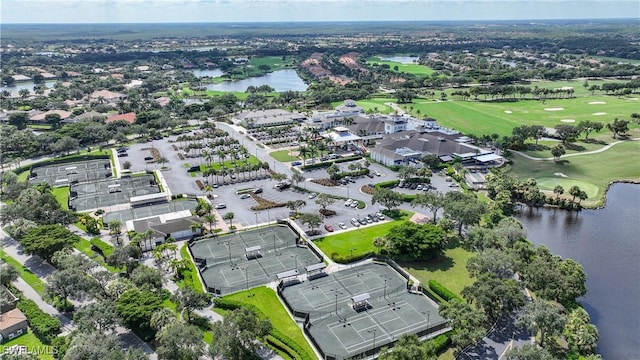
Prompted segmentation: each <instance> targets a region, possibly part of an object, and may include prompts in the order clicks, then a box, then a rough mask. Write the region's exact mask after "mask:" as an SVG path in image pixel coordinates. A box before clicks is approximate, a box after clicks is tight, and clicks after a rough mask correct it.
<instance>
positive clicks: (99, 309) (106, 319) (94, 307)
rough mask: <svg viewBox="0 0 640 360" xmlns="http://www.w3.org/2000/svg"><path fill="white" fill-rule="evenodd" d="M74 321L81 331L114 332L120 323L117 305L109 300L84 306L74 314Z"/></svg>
mask: <svg viewBox="0 0 640 360" xmlns="http://www.w3.org/2000/svg"><path fill="white" fill-rule="evenodd" d="M73 321H74V322H75V323H76V325H77V326H78V330H80V331H81V332H93V331H97V332H101V333H104V332H107V333H112V332H113V331H115V329H116V327H117V326H118V325H119V324H120V322H121V321H120V317H119V316H118V312H117V311H116V306H115V304H114V303H113V302H111V301H109V300H103V301H100V302H95V303H91V304H89V305H86V306H83V307H82V308H80V309H79V310H76V312H75V313H74V315H73Z"/></svg>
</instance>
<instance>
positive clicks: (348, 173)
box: [331, 169, 369, 180]
mask: <svg viewBox="0 0 640 360" xmlns="http://www.w3.org/2000/svg"><path fill="white" fill-rule="evenodd" d="M368 173H369V169H361V170H358V171H346V172H340V173H337V174H334V175H333V176H331V180H340V179H342V178H345V177H347V176H362V175H367V174H368Z"/></svg>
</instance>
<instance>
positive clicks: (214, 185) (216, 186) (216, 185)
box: [211, 182, 220, 189]
mask: <svg viewBox="0 0 640 360" xmlns="http://www.w3.org/2000/svg"><path fill="white" fill-rule="evenodd" d="M219 186H220V185H218V183H217V182H214V183H213V184H211V187H212V188H214V189H217V188H218V187H219Z"/></svg>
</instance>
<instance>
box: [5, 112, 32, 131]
mask: <svg viewBox="0 0 640 360" xmlns="http://www.w3.org/2000/svg"><path fill="white" fill-rule="evenodd" d="M28 123H29V115H28V114H27V113H26V112H14V113H11V114H10V115H9V125H13V126H15V127H16V128H18V130H23V129H26V128H27V124H28Z"/></svg>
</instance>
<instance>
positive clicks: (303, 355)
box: [270, 328, 313, 360]
mask: <svg viewBox="0 0 640 360" xmlns="http://www.w3.org/2000/svg"><path fill="white" fill-rule="evenodd" d="M270 334H271V335H272V336H273V337H274V338H276V339H278V340H280V341H281V342H282V343H284V344H285V345H287V346H288V347H289V348H291V350H293V351H294V352H295V354H290V353H289V352H287V353H288V354H289V356H291V358H292V359H303V360H313V358H312V357H311V356H310V355H309V354H308V353H307V352H306V351H305V350H304V349H303V348H302V346H300V344H298V343H297V342H295V341H293V340H291V338H289V337H288V336H286V335H285V334H283V333H281V332H280V331H279V330H278V329H274V328H272V329H271V332H270Z"/></svg>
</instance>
